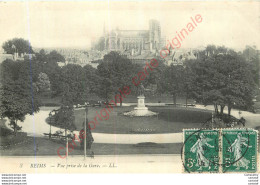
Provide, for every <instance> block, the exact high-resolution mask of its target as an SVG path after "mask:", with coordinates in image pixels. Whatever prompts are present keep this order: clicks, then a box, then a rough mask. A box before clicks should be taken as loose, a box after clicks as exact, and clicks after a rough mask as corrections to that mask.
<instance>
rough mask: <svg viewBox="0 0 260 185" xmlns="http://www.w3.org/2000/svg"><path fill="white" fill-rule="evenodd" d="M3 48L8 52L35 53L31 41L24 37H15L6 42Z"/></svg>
mask: <svg viewBox="0 0 260 185" xmlns="http://www.w3.org/2000/svg"><path fill="white" fill-rule="evenodd" d="M2 48H3V49H4V51H5V52H6V53H7V54H14V53H16V52H17V53H18V54H19V56H21V54H22V53H33V50H32V47H31V44H30V42H29V41H27V40H24V39H22V38H14V39H12V40H8V41H6V42H4V44H3V45H2Z"/></svg>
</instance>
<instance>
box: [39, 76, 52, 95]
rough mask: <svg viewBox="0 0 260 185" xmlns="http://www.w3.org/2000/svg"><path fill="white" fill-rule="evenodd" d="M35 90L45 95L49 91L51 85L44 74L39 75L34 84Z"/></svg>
mask: <svg viewBox="0 0 260 185" xmlns="http://www.w3.org/2000/svg"><path fill="white" fill-rule="evenodd" d="M36 85H37V89H38V91H39V93H46V92H49V91H50V90H51V83H50V80H49V77H48V75H47V74H46V73H42V72H41V73H40V74H39V76H38V81H37V82H36Z"/></svg>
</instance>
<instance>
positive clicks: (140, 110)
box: [124, 84, 158, 116]
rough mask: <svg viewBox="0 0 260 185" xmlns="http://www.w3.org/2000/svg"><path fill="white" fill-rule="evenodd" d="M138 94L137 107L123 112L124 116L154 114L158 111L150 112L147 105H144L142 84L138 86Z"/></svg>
mask: <svg viewBox="0 0 260 185" xmlns="http://www.w3.org/2000/svg"><path fill="white" fill-rule="evenodd" d="M138 94H139V96H137V107H135V108H134V110H132V111H130V112H125V113H124V115H125V116H154V115H157V114H158V113H155V112H152V111H150V110H148V108H147V107H145V101H144V100H145V96H144V86H143V85H142V84H141V85H140V88H138Z"/></svg>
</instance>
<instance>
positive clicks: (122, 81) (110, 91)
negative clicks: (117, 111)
mask: <svg viewBox="0 0 260 185" xmlns="http://www.w3.org/2000/svg"><path fill="white" fill-rule="evenodd" d="M133 68H134V65H133V64H132V62H131V61H130V60H129V59H128V58H126V57H124V56H121V55H119V54H118V53H117V52H110V53H109V54H107V55H105V56H104V59H103V61H102V62H101V64H100V65H98V68H97V74H98V76H99V77H100V78H101V83H100V90H99V92H98V95H99V96H100V97H102V98H105V99H106V100H107V101H108V100H109V99H110V98H112V95H114V94H115V93H119V94H120V96H121V97H122V94H121V92H120V91H119V89H123V88H124V86H126V85H128V86H129V87H130V86H131V80H132V77H133V76H134V75H133ZM120 106H122V101H121V102H120Z"/></svg>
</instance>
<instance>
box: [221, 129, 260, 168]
mask: <svg viewBox="0 0 260 185" xmlns="http://www.w3.org/2000/svg"><path fill="white" fill-rule="evenodd" d="M257 134H258V133H257V131H256V130H249V129H226V130H224V129H223V130H222V164H223V165H222V168H223V170H222V171H223V172H257V160H258V159H257V136H258V135H257Z"/></svg>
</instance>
